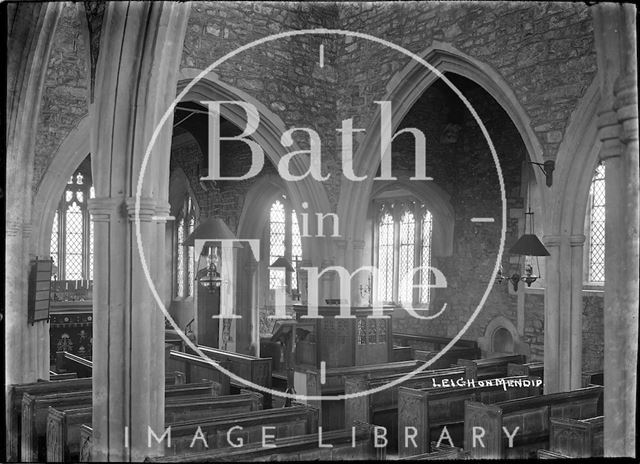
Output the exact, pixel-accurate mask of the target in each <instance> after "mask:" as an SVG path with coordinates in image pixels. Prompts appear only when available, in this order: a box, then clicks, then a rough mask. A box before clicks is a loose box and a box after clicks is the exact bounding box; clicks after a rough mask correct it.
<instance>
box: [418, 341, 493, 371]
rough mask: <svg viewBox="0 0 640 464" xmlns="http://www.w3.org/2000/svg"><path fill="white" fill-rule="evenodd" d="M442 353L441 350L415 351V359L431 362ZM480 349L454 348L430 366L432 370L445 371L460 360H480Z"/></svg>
mask: <svg viewBox="0 0 640 464" xmlns="http://www.w3.org/2000/svg"><path fill="white" fill-rule="evenodd" d="M438 353H440V350H414V351H413V357H414V358H415V359H417V360H418V361H429V360H430V359H431V358H433V357H434V356H436V355H437V354H438ZM480 355H481V353H480V348H478V347H477V346H475V347H466V346H462V347H459V346H452V347H451V348H449V349H448V350H447V352H446V353H444V354H443V355H442V356H440V357H439V358H438V359H437V360H436V361H434V362H433V363H431V364H430V365H429V368H430V369H444V368H447V367H449V366H451V365H452V364H455V363H457V362H458V361H459V360H460V359H478V358H480Z"/></svg>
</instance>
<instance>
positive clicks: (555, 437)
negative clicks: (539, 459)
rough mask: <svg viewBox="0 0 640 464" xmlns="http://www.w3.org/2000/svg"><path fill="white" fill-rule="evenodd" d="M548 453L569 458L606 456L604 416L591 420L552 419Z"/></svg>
mask: <svg viewBox="0 0 640 464" xmlns="http://www.w3.org/2000/svg"><path fill="white" fill-rule="evenodd" d="M540 451H541V450H538V454H540ZM548 451H551V452H552V453H554V455H560V456H563V457H567V458H591V457H602V456H604V416H597V417H591V418H589V419H568V418H560V417H552V418H551V425H550V431H549V450H548ZM545 457H548V456H545Z"/></svg>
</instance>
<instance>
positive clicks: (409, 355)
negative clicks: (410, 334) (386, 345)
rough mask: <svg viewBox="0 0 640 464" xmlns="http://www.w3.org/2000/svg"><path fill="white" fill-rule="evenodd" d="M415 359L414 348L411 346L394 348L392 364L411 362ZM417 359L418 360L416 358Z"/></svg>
mask: <svg viewBox="0 0 640 464" xmlns="http://www.w3.org/2000/svg"><path fill="white" fill-rule="evenodd" d="M412 359H414V357H413V348H411V347H410V346H394V347H393V351H392V353H391V361H392V362H400V361H410V360H412ZM415 359H417V358H415Z"/></svg>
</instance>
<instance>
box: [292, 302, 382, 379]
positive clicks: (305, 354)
mask: <svg viewBox="0 0 640 464" xmlns="http://www.w3.org/2000/svg"><path fill="white" fill-rule="evenodd" d="M392 309H393V307H391V306H389V307H385V308H383V313H384V314H385V315H386V316H390V312H391V310H392ZM293 310H294V311H295V318H296V323H297V327H298V329H299V330H298V334H299V335H298V339H297V340H296V342H295V365H296V366H297V367H300V368H309V367H312V368H317V369H320V367H321V363H322V362H324V366H325V368H334V367H347V366H361V365H364V364H381V363H385V362H389V361H391V360H392V353H393V337H392V334H391V317H387V318H386V319H383V318H373V317H369V316H373V308H371V307H352V308H351V312H350V315H351V316H353V317H351V318H337V317H336V316H339V315H340V306H339V305H326V306H319V307H318V316H321V318H307V317H304V316H307V315H308V307H307V306H306V305H294V306H293Z"/></svg>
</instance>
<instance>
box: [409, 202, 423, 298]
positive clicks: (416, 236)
mask: <svg viewBox="0 0 640 464" xmlns="http://www.w3.org/2000/svg"><path fill="white" fill-rule="evenodd" d="M413 218H414V219H413V220H414V226H413V269H415V268H416V267H420V264H421V260H420V257H421V255H422V241H421V240H420V238H421V237H422V220H421V216H420V205H419V204H418V203H416V204H415V208H414V210H413ZM413 269H412V270H411V272H412V274H413V276H412V282H413V285H414V287H413V289H412V291H411V299H412V301H413V303H414V304H416V303H419V302H420V288H419V287H417V284H419V283H420V274H421V273H420V272H416V273H414V272H413Z"/></svg>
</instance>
